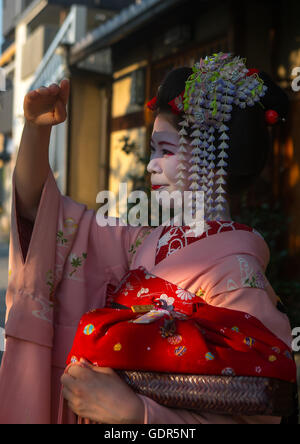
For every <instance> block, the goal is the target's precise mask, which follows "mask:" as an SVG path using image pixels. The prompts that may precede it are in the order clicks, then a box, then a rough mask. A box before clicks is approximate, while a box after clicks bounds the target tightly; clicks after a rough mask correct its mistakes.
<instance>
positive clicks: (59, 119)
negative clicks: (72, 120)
mask: <svg viewBox="0 0 300 444" xmlns="http://www.w3.org/2000/svg"><path fill="white" fill-rule="evenodd" d="M69 94H70V82H69V80H67V79H65V80H63V81H62V82H61V84H60V86H58V85H57V84H55V83H53V84H52V85H51V86H49V87H48V88H46V87H43V86H42V87H41V88H39V89H36V90H34V91H30V92H29V93H28V94H26V96H25V99H24V117H25V119H26V121H27V122H28V123H29V124H30V125H31V126H34V127H43V126H55V125H58V124H60V123H63V122H64V121H65V120H66V118H67V103H68V100H69Z"/></svg>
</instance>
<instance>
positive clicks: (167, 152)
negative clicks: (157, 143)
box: [163, 150, 174, 156]
mask: <svg viewBox="0 0 300 444" xmlns="http://www.w3.org/2000/svg"><path fill="white" fill-rule="evenodd" d="M163 155H167V156H174V153H172V151H169V150H163Z"/></svg>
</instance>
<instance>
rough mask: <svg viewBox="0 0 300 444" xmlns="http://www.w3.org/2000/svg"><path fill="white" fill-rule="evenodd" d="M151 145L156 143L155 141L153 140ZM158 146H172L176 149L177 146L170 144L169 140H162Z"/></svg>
mask: <svg viewBox="0 0 300 444" xmlns="http://www.w3.org/2000/svg"><path fill="white" fill-rule="evenodd" d="M151 143H152V144H154V143H155V142H154V140H153V139H151ZM158 145H171V146H174V147H176V146H177V145H176V144H175V143H172V142H168V141H167V140H160V141H159V142H158Z"/></svg>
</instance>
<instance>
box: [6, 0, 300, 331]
mask: <svg viewBox="0 0 300 444" xmlns="http://www.w3.org/2000/svg"><path fill="white" fill-rule="evenodd" d="M0 10H1V18H0V26H1V28H2V32H1V34H2V37H1V38H2V42H1V57H0V68H1V71H2V73H4V75H5V89H6V91H5V92H1V93H0V94H1V96H0V101H1V103H0V238H1V240H2V243H1V248H0V270H1V264H2V270H5V272H3V275H5V278H4V279H6V267H7V242H8V238H9V230H10V208H11V177H12V172H13V169H14V165H15V161H16V155H17V152H18V147H19V144H20V139H21V134H22V130H23V125H24V116H23V100H24V97H25V95H26V93H27V92H28V91H30V90H33V89H36V88H38V87H40V86H42V85H45V86H48V85H50V84H51V83H59V82H60V81H61V80H62V79H63V78H65V77H68V78H70V80H71V97H70V102H69V112H68V119H67V121H66V122H65V123H64V124H62V125H59V126H57V127H54V128H53V130H52V135H51V146H50V162H51V167H52V169H53V171H54V173H55V177H56V180H57V183H58V186H59V188H60V190H61V192H62V193H64V194H66V195H68V196H70V197H71V198H72V199H74V200H76V201H78V202H81V203H84V204H86V205H87V207H88V208H91V209H94V210H97V208H98V205H97V204H96V196H97V194H98V193H99V191H102V190H107V189H109V190H111V191H114V192H117V191H118V184H119V182H127V183H128V184H129V191H130V190H131V189H145V190H147V191H149V183H148V178H147V174H146V171H145V165H146V163H147V159H148V158H149V154H150V147H149V138H150V134H151V130H152V124H153V116H152V115H151V112H149V111H148V110H145V104H146V103H147V101H149V100H150V99H152V97H153V96H154V95H156V91H157V87H158V86H159V84H160V82H161V81H162V79H163V77H164V75H165V74H166V73H167V72H168V71H169V70H170V69H172V68H173V67H176V66H182V65H188V66H192V65H193V64H194V63H195V62H196V61H197V60H198V59H199V58H200V57H205V56H206V55H210V54H212V53H215V52H219V51H223V52H232V53H235V54H237V55H241V56H243V57H245V58H247V66H248V67H249V68H257V69H259V70H262V71H265V72H267V73H269V74H270V75H271V76H272V78H273V79H274V80H275V81H276V82H277V83H278V84H279V85H280V86H281V87H282V88H284V90H285V91H286V92H287V94H288V96H289V98H290V103H291V109H290V115H289V118H288V121H287V122H286V124H284V125H283V126H281V127H276V128H273V129H272V130H270V135H271V138H272V150H271V153H270V158H269V162H268V165H267V167H266V168H265V170H264V172H263V174H262V175H261V177H260V178H259V180H258V181H257V182H256V183H255V185H253V187H252V188H251V189H250V190H249V191H248V192H247V193H245V194H244V195H243V197H242V199H239V200H238V201H237V202H234V206H233V208H232V217H233V219H234V220H236V221H240V222H243V223H245V224H249V225H251V226H252V227H254V228H256V229H257V230H258V231H259V232H260V233H261V234H262V235H263V236H264V237H265V239H266V241H267V243H268V245H269V247H270V250H271V262H270V265H269V267H268V270H267V276H268V278H269V280H270V282H271V285H272V286H273V288H274V289H275V291H276V293H277V294H278V296H279V297H280V298H281V301H282V303H283V305H284V306H285V307H286V310H287V312H288V315H289V317H290V320H291V323H292V325H293V326H300V145H299V144H300V92H296V91H294V90H293V89H292V81H293V79H294V78H295V75H294V76H293V74H292V72H293V69H294V68H296V67H300V20H299V17H300V2H299V0H278V1H271V0H252V1H251V2H249V1H244V0H239V1H237V0H222V1H218V0H215V1H214V2H211V1H208V0H82V1H75V2H74V1H72V2H71V1H69V0H0ZM299 75H300V69H299ZM298 83H299V85H300V80H299V82H298ZM87 172H88V173H87ZM1 261H2V262H1ZM0 278H1V274H0ZM2 282H3V279H2ZM0 287H1V283H0ZM2 287H3V288H4V287H5V282H4V283H2ZM2 294H3V292H2ZM0 295H1V293H0ZM1 313H2V314H1ZM3 316H4V315H3V309H2V311H1V310H0V326H1V319H2V322H3Z"/></svg>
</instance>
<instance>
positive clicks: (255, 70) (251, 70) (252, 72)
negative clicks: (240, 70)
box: [247, 68, 259, 77]
mask: <svg viewBox="0 0 300 444" xmlns="http://www.w3.org/2000/svg"><path fill="white" fill-rule="evenodd" d="M254 74H259V70H258V69H255V68H253V69H249V71H248V74H247V77H250V76H253V75H254Z"/></svg>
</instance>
